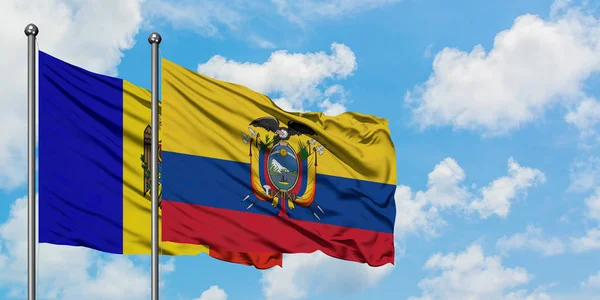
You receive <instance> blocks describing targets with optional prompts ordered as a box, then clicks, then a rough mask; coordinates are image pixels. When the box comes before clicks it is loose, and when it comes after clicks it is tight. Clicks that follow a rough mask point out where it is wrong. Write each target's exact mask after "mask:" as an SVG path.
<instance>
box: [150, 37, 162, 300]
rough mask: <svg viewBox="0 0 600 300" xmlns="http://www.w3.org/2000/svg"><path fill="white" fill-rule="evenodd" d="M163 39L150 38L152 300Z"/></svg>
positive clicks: (155, 292) (155, 270) (155, 285)
mask: <svg viewBox="0 0 600 300" xmlns="http://www.w3.org/2000/svg"><path fill="white" fill-rule="evenodd" d="M161 40H162V38H161V37H160V34H158V33H156V32H153V33H152V34H150V36H149V37H148V42H149V43H150V45H151V47H152V83H151V89H152V125H151V126H152V151H151V153H152V159H151V164H152V167H151V170H152V172H151V173H152V174H151V175H152V179H151V180H152V186H151V189H152V192H151V195H152V300H158V282H159V281H158V275H159V274H158V271H159V270H158V45H159V44H160V42H161Z"/></svg>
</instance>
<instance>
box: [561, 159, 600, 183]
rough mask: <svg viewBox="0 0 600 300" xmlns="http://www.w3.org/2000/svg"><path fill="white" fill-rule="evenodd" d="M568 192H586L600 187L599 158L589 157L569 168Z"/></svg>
mask: <svg viewBox="0 0 600 300" xmlns="http://www.w3.org/2000/svg"><path fill="white" fill-rule="evenodd" d="M569 177H570V179H571V185H570V186H569V188H568V190H569V191H577V192H586V191H589V190H591V189H593V188H595V187H597V186H600V157H593V156H592V157H589V158H588V159H587V161H578V162H575V163H574V164H573V165H572V166H571V170H570V174H569Z"/></svg>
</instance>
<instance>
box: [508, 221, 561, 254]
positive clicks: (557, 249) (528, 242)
mask: <svg viewBox="0 0 600 300" xmlns="http://www.w3.org/2000/svg"><path fill="white" fill-rule="evenodd" d="M496 247H498V249H499V250H500V251H501V252H503V253H507V252H508V251H512V250H520V249H526V250H531V251H535V252H540V253H541V254H542V255H544V256H552V255H558V254H563V253H564V252H565V245H564V243H563V242H562V241H561V240H559V239H558V238H548V237H544V236H543V232H542V229H540V228H538V227H535V226H527V230H526V231H525V232H524V233H516V234H514V235H512V236H510V237H507V236H503V237H502V238H500V239H499V240H498V241H497V242H496Z"/></svg>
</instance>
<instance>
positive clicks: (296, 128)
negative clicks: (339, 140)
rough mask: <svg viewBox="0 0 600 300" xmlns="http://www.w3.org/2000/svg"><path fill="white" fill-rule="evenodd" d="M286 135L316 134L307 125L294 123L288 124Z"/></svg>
mask: <svg viewBox="0 0 600 300" xmlns="http://www.w3.org/2000/svg"><path fill="white" fill-rule="evenodd" d="M287 125H288V134H289V135H301V134H306V135H317V133H316V132H315V131H314V130H313V129H312V128H310V127H309V126H308V125H306V124H304V123H300V122H296V121H289V122H288V124H287Z"/></svg>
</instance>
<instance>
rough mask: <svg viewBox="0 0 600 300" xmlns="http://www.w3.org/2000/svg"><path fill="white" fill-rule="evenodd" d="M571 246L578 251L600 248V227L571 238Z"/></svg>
mask: <svg viewBox="0 0 600 300" xmlns="http://www.w3.org/2000/svg"><path fill="white" fill-rule="evenodd" d="M571 247H572V248H573V251H575V252H576V253H581V252H587V251H593V250H600V228H592V229H590V230H588V232H587V233H586V235H585V236H583V237H579V238H571Z"/></svg>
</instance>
